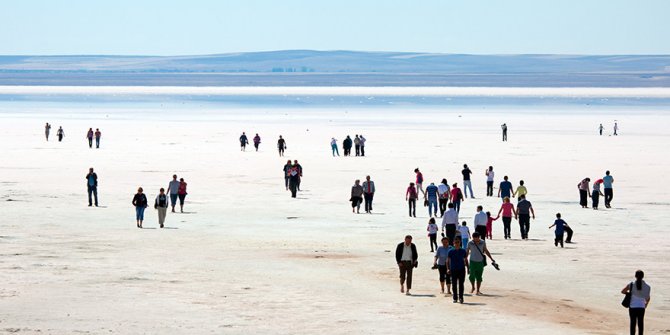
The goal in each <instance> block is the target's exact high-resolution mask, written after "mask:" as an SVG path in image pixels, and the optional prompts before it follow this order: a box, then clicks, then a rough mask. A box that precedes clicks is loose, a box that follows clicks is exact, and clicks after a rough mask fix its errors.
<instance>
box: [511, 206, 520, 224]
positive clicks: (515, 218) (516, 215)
mask: <svg viewBox="0 0 670 335" xmlns="http://www.w3.org/2000/svg"><path fill="white" fill-rule="evenodd" d="M512 212H514V220H518V219H519V212H517V210H516V207H514V205H512Z"/></svg>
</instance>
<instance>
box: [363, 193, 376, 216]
mask: <svg viewBox="0 0 670 335" xmlns="http://www.w3.org/2000/svg"><path fill="white" fill-rule="evenodd" d="M374 195H375V194H374V193H363V198H364V199H365V212H366V213H369V212H370V211H372V197H374Z"/></svg>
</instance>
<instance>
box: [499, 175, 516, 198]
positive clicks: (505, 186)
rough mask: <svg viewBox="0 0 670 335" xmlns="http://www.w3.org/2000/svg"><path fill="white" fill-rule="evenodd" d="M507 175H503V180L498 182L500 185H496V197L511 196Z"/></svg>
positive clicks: (510, 186)
mask: <svg viewBox="0 0 670 335" xmlns="http://www.w3.org/2000/svg"><path fill="white" fill-rule="evenodd" d="M508 179H509V178H508V177H507V176H504V177H503V181H501V182H500V187H498V198H501V199H505V198H512V188H513V187H514V186H512V183H511V182H510V181H509V180H508Z"/></svg>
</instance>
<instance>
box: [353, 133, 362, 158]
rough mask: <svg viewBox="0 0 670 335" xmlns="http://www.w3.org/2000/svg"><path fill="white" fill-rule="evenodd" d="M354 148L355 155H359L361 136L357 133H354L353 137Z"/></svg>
mask: <svg viewBox="0 0 670 335" xmlns="http://www.w3.org/2000/svg"><path fill="white" fill-rule="evenodd" d="M354 149H355V150H356V157H358V156H360V155H361V138H360V137H358V134H356V137H354Z"/></svg>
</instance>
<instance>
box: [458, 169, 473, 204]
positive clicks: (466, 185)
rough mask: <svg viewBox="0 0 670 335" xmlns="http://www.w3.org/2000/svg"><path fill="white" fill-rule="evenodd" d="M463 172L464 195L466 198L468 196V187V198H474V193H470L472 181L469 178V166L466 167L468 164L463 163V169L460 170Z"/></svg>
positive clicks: (470, 173)
mask: <svg viewBox="0 0 670 335" xmlns="http://www.w3.org/2000/svg"><path fill="white" fill-rule="evenodd" d="M461 173H462V174H463V193H465V194H464V196H465V197H466V198H467V197H468V189H470V198H473V199H474V198H475V195H474V193H472V181H471V180H470V176H471V175H472V171H470V168H469V167H468V164H464V165H463V170H462V171H461Z"/></svg>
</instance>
